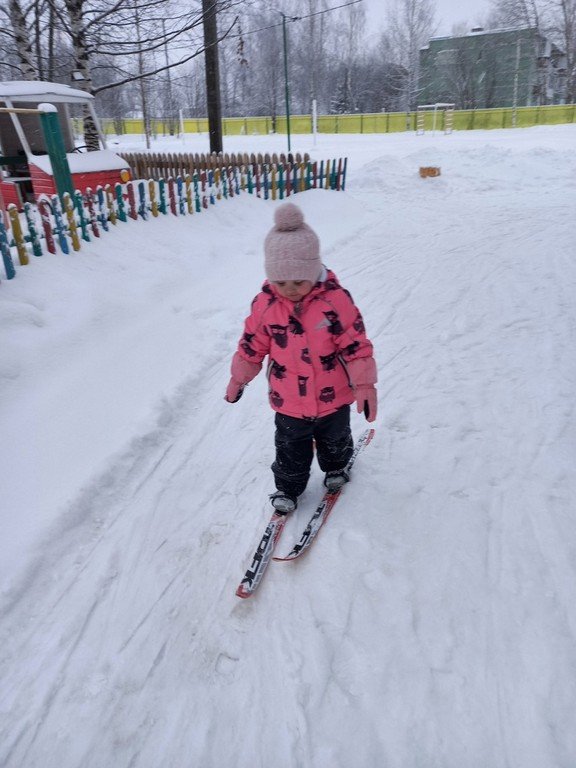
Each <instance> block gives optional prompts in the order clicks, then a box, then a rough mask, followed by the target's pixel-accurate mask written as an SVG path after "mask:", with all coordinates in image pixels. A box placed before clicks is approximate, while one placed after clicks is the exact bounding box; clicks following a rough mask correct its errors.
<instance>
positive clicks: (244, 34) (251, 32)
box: [226, 0, 364, 40]
mask: <svg viewBox="0 0 576 768" xmlns="http://www.w3.org/2000/svg"><path fill="white" fill-rule="evenodd" d="M362 2H364V0H352V2H350V3H344V4H342V5H335V6H334V7H333V8H325V9H324V10H323V11H316V12H315V13H308V14H307V15H306V16H288V15H285V14H282V15H285V16H286V23H293V22H295V21H303V20H304V19H310V18H312V16H320V15H321V14H323V13H330V12H331V11H337V10H339V9H340V8H348V6H350V5H358V3H362ZM268 10H269V11H276V13H280V11H278V10H277V9H276V8H270V7H269V8H268ZM281 26H282V22H281V21H279V22H278V23H277V24H269V25H268V26H267V27H258V28H257V29H249V30H248V31H247V32H241V33H238V34H236V35H227V37H226V39H227V40H229V39H231V38H232V39H234V38H236V37H247V36H248V35H255V34H256V33H257V32H264V31H265V30H267V29H275V28H276V27H281Z"/></svg>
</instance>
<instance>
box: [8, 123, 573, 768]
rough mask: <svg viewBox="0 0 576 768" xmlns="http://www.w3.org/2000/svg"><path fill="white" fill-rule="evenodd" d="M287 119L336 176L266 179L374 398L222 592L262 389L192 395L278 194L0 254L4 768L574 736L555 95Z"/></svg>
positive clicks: (566, 755)
mask: <svg viewBox="0 0 576 768" xmlns="http://www.w3.org/2000/svg"><path fill="white" fill-rule="evenodd" d="M284 145H285V138H284V137H264V138H255V137H238V138H237V139H229V140H226V146H225V149H226V150H227V151H237V150H240V149H246V150H249V151H252V150H254V151H266V150H283V149H284V148H285V146H284ZM115 146H116V145H113V146H112V148H115ZM122 146H123V147H124V148H129V147H130V146H133V147H136V146H137V142H135V141H134V139H133V138H132V139H129V140H127V139H123V140H122ZM169 146H170V145H169V144H168V142H167V141H165V142H164V144H163V145H161V146H159V147H158V149H161V148H168V147H169ZM179 147H180V144H179V142H178V141H173V143H172V145H171V148H173V149H178V148H179ZM182 148H185V149H186V150H187V151H205V150H206V149H207V147H206V138H205V137H188V138H187V140H186V145H185V147H182ZM294 149H296V150H299V151H306V150H308V151H310V152H311V153H312V154H313V155H314V156H315V157H317V158H319V159H320V158H323V157H333V156H339V155H343V154H347V155H348V157H349V158H350V166H349V169H350V170H349V178H348V189H347V191H346V192H345V193H334V192H325V191H316V192H309V193H306V194H303V195H300V196H299V197H298V198H297V202H298V203H299V204H300V205H301V206H302V208H303V209H304V211H305V214H306V217H307V219H308V221H309V222H310V224H311V225H312V226H313V227H314V228H315V229H316V230H317V232H318V233H319V235H320V237H321V241H322V248H323V254H324V261H325V263H326V264H328V265H329V266H330V267H332V268H333V269H334V270H335V271H336V272H337V274H338V275H339V277H340V278H341V280H342V282H343V283H344V284H345V285H346V286H347V287H348V288H349V289H350V291H351V292H352V294H353V296H354V299H355V300H356V302H357V304H358V305H359V306H360V307H361V309H362V310H363V313H364V318H365V321H366V325H367V328H368V331H369V334H370V335H371V337H372V339H373V340H374V343H375V348H376V354H377V359H378V363H379V371H380V385H379V392H380V407H381V415H380V417H379V419H378V421H377V423H376V429H377V432H376V438H375V441H374V443H373V444H372V445H371V446H370V448H369V449H368V450H367V451H366V453H365V454H364V455H363V456H362V459H361V461H360V463H359V464H358V467H357V470H356V472H355V477H354V483H353V484H352V485H351V486H349V487H348V488H347V489H346V491H345V496H344V497H343V499H342V501H341V502H340V504H339V506H338V507H337V508H336V510H335V512H334V514H333V516H332V518H331V519H330V522H329V524H328V525H327V526H326V527H325V528H324V529H323V531H322V533H321V534H320V537H319V539H318V541H317V543H316V544H315V546H314V549H313V550H312V551H311V552H310V554H309V555H308V556H306V557H304V558H302V560H301V561H299V562H297V563H293V564H273V565H272V566H271V568H270V571H269V573H268V574H267V576H266V579H265V581H264V582H263V584H262V587H261V590H260V592H259V593H258V595H257V596H256V597H255V598H254V599H253V600H251V601H240V600H238V599H237V598H236V597H235V596H234V590H235V588H236V586H237V583H238V581H239V579H240V577H241V576H242V573H243V572H244V569H245V568H246V566H247V564H248V560H249V558H250V555H251V553H252V551H253V548H254V546H255V544H256V542H257V540H258V538H259V535H260V533H261V531H262V527H263V525H264V524H265V522H266V520H267V518H268V516H269V509H268V508H267V499H266V495H267V493H268V492H270V491H271V490H272V484H271V475H270V472H269V464H270V462H271V460H272V454H273V445H272V413H271V411H269V409H268V407H267V405H266V402H265V384H264V381H263V380H262V379H260V380H257V382H255V383H254V384H253V385H252V386H251V387H250V388H249V389H248V390H247V392H246V394H245V396H244V398H243V399H242V400H241V401H240V402H239V403H238V404H237V405H229V404H227V403H225V402H224V401H223V399H222V397H223V392H224V388H225V385H226V383H227V378H228V365H229V358H230V356H231V354H232V352H233V350H234V347H235V344H236V341H237V337H238V335H239V333H240V330H241V325H242V320H243V318H244V316H245V314H246V313H247V311H248V306H249V302H250V300H251V298H252V296H253V295H254V294H255V293H256V291H257V289H258V288H259V285H260V282H261V279H262V240H263V237H264V235H265V233H266V231H267V230H268V228H269V227H270V224H271V220H272V212H273V208H274V205H275V203H273V202H271V201H270V202H264V201H259V200H256V199H253V198H250V197H249V196H248V195H246V196H243V197H239V198H235V199H234V200H229V201H226V202H224V201H223V202H221V203H220V204H219V205H218V206H216V207H214V208H212V209H210V210H209V211H208V212H207V213H202V214H201V215H199V216H194V217H192V218H185V219H177V220H174V219H170V218H167V219H163V220H161V221H154V222H146V223H143V222H138V223H135V222H129V223H128V224H126V225H123V226H120V225H119V226H118V231H115V232H114V233H113V234H109V235H107V236H105V237H103V238H102V240H101V242H98V243H94V244H92V245H90V246H87V247H83V250H82V251H81V253H80V254H76V255H73V256H63V255H56V256H46V257H43V258H41V259H34V262H33V264H31V265H30V266H29V267H27V268H20V269H19V270H18V273H17V278H16V279H15V280H13V281H11V282H8V281H4V280H3V281H2V284H1V285H0V349H1V355H0V423H1V425H2V426H1V430H2V441H1V444H0V466H1V467H2V491H1V496H0V507H1V513H0V524H1V529H2V530H1V536H0V580H1V584H2V592H1V599H2V604H1V617H2V618H1V624H0V648H1V652H0V764H1V765H2V766H6V768H160V767H161V768H196V767H198V768H199V767H200V766H202V768H254V767H257V768H264V767H267V766H274V767H275V768H352V766H354V767H355V768H356V767H357V768H574V766H575V765H576V682H575V680H576V642H575V640H576V525H575V523H576V507H575V501H576V498H575V497H576V493H575V491H576V470H575V454H576V417H575V383H576V356H575V354H574V349H575V347H576V306H575V303H574V296H575V295H576V293H575V291H576V259H575V256H576V248H575V242H576V216H575V202H576V152H575V149H576V126H559V127H554V128H534V129H525V130H519V131H491V132H469V133H457V134H453V135H452V136H444V135H443V134H439V135H437V136H424V137H415V136H413V135H391V136H320V137H319V138H318V145H317V146H316V148H314V147H313V145H312V137H294ZM430 164H434V165H439V166H441V168H442V176H441V177H439V178H436V179H426V180H422V179H420V178H419V176H418V167H419V166H420V165H430ZM363 426H364V424H363V421H362V419H361V417H360V416H357V415H354V422H353V428H354V431H355V432H356V433H358V432H359V431H360V430H361V429H362V428H363ZM320 483H321V478H320V475H319V474H315V475H314V477H313V479H312V482H311V485H310V488H309V491H308V492H307V496H306V498H305V500H304V502H303V503H302V506H301V508H300V509H299V510H298V512H297V513H296V515H295V517H294V518H293V519H292V520H290V521H289V523H288V526H287V528H286V530H285V533H284V539H283V542H282V544H281V550H282V551H284V549H287V548H288V547H289V546H290V544H291V543H292V541H293V538H294V537H295V536H296V535H297V533H298V532H299V530H300V528H301V527H302V525H303V523H304V521H305V520H306V519H307V517H308V516H309V514H310V512H311V509H312V507H313V505H314V502H315V500H316V499H317V497H318V493H319V490H320Z"/></svg>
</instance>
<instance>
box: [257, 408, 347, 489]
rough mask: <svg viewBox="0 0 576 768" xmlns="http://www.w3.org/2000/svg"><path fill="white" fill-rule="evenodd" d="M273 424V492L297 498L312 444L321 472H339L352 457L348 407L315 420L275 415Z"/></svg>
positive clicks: (305, 480) (304, 481)
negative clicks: (274, 428) (274, 446)
mask: <svg viewBox="0 0 576 768" xmlns="http://www.w3.org/2000/svg"><path fill="white" fill-rule="evenodd" d="M275 424H276V434H275V445H276V460H275V461H274V463H273V464H272V472H273V473H274V480H275V482H276V488H277V490H279V491H282V492H283V493H287V494H288V495H290V496H295V497H296V496H300V494H301V493H302V492H303V491H304V489H305V488H306V484H307V483H308V479H309V477H310V467H311V466H312V459H313V457H314V444H315V445H316V455H317V457H318V464H319V465H320V469H321V470H322V471H323V472H331V471H334V470H337V469H343V468H344V467H345V466H346V464H347V463H348V461H349V460H350V457H351V456H352V451H353V450H354V444H353V440H352V432H351V430H350V406H349V405H345V406H343V407H342V408H339V409H338V410H337V411H335V412H334V413H330V414H329V415H328V416H320V417H318V418H317V419H295V418H293V417H292V416H284V415H283V414H281V413H277V414H276V418H275Z"/></svg>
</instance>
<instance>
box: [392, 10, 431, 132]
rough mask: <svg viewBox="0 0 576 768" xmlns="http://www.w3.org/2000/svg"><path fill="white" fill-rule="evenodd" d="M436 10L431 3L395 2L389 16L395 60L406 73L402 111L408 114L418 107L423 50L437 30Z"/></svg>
mask: <svg viewBox="0 0 576 768" xmlns="http://www.w3.org/2000/svg"><path fill="white" fill-rule="evenodd" d="M434 19H435V8H434V5H433V2H432V0H395V2H394V4H393V6H392V8H391V10H390V12H389V15H388V31H387V38H388V42H389V46H390V48H391V50H392V51H393V53H394V59H395V61H397V62H398V63H399V64H401V65H402V67H403V68H404V70H405V73H406V75H405V78H404V82H403V85H402V96H403V109H404V110H405V111H406V112H407V113H408V117H407V122H408V124H409V120H410V112H411V111H412V110H413V109H414V108H415V107H416V105H417V98H418V93H419V91H420V88H419V77H420V72H419V54H420V48H422V47H423V46H424V45H425V43H427V42H428V40H429V39H430V37H432V35H433V34H434V30H435V20H434Z"/></svg>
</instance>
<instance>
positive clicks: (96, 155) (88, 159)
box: [32, 149, 130, 176]
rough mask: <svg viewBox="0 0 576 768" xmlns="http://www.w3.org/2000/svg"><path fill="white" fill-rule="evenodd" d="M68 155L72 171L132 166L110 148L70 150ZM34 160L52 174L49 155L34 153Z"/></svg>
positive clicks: (94, 170) (90, 171)
mask: <svg viewBox="0 0 576 768" xmlns="http://www.w3.org/2000/svg"><path fill="white" fill-rule="evenodd" d="M66 157H67V158H68V165H69V166H70V173H94V172H96V171H113V170H116V169H120V168H129V167H130V166H129V165H128V163H127V162H126V160H123V159H122V158H121V157H119V155H117V154H116V153H115V152H112V151H111V150H109V149H100V150H98V151H96V152H68V153H67V154H66ZM32 160H33V163H34V165H37V166H38V168H40V170H42V171H44V173H48V174H50V176H52V164H51V162H50V158H49V157H48V155H34V157H33V158H32Z"/></svg>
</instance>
